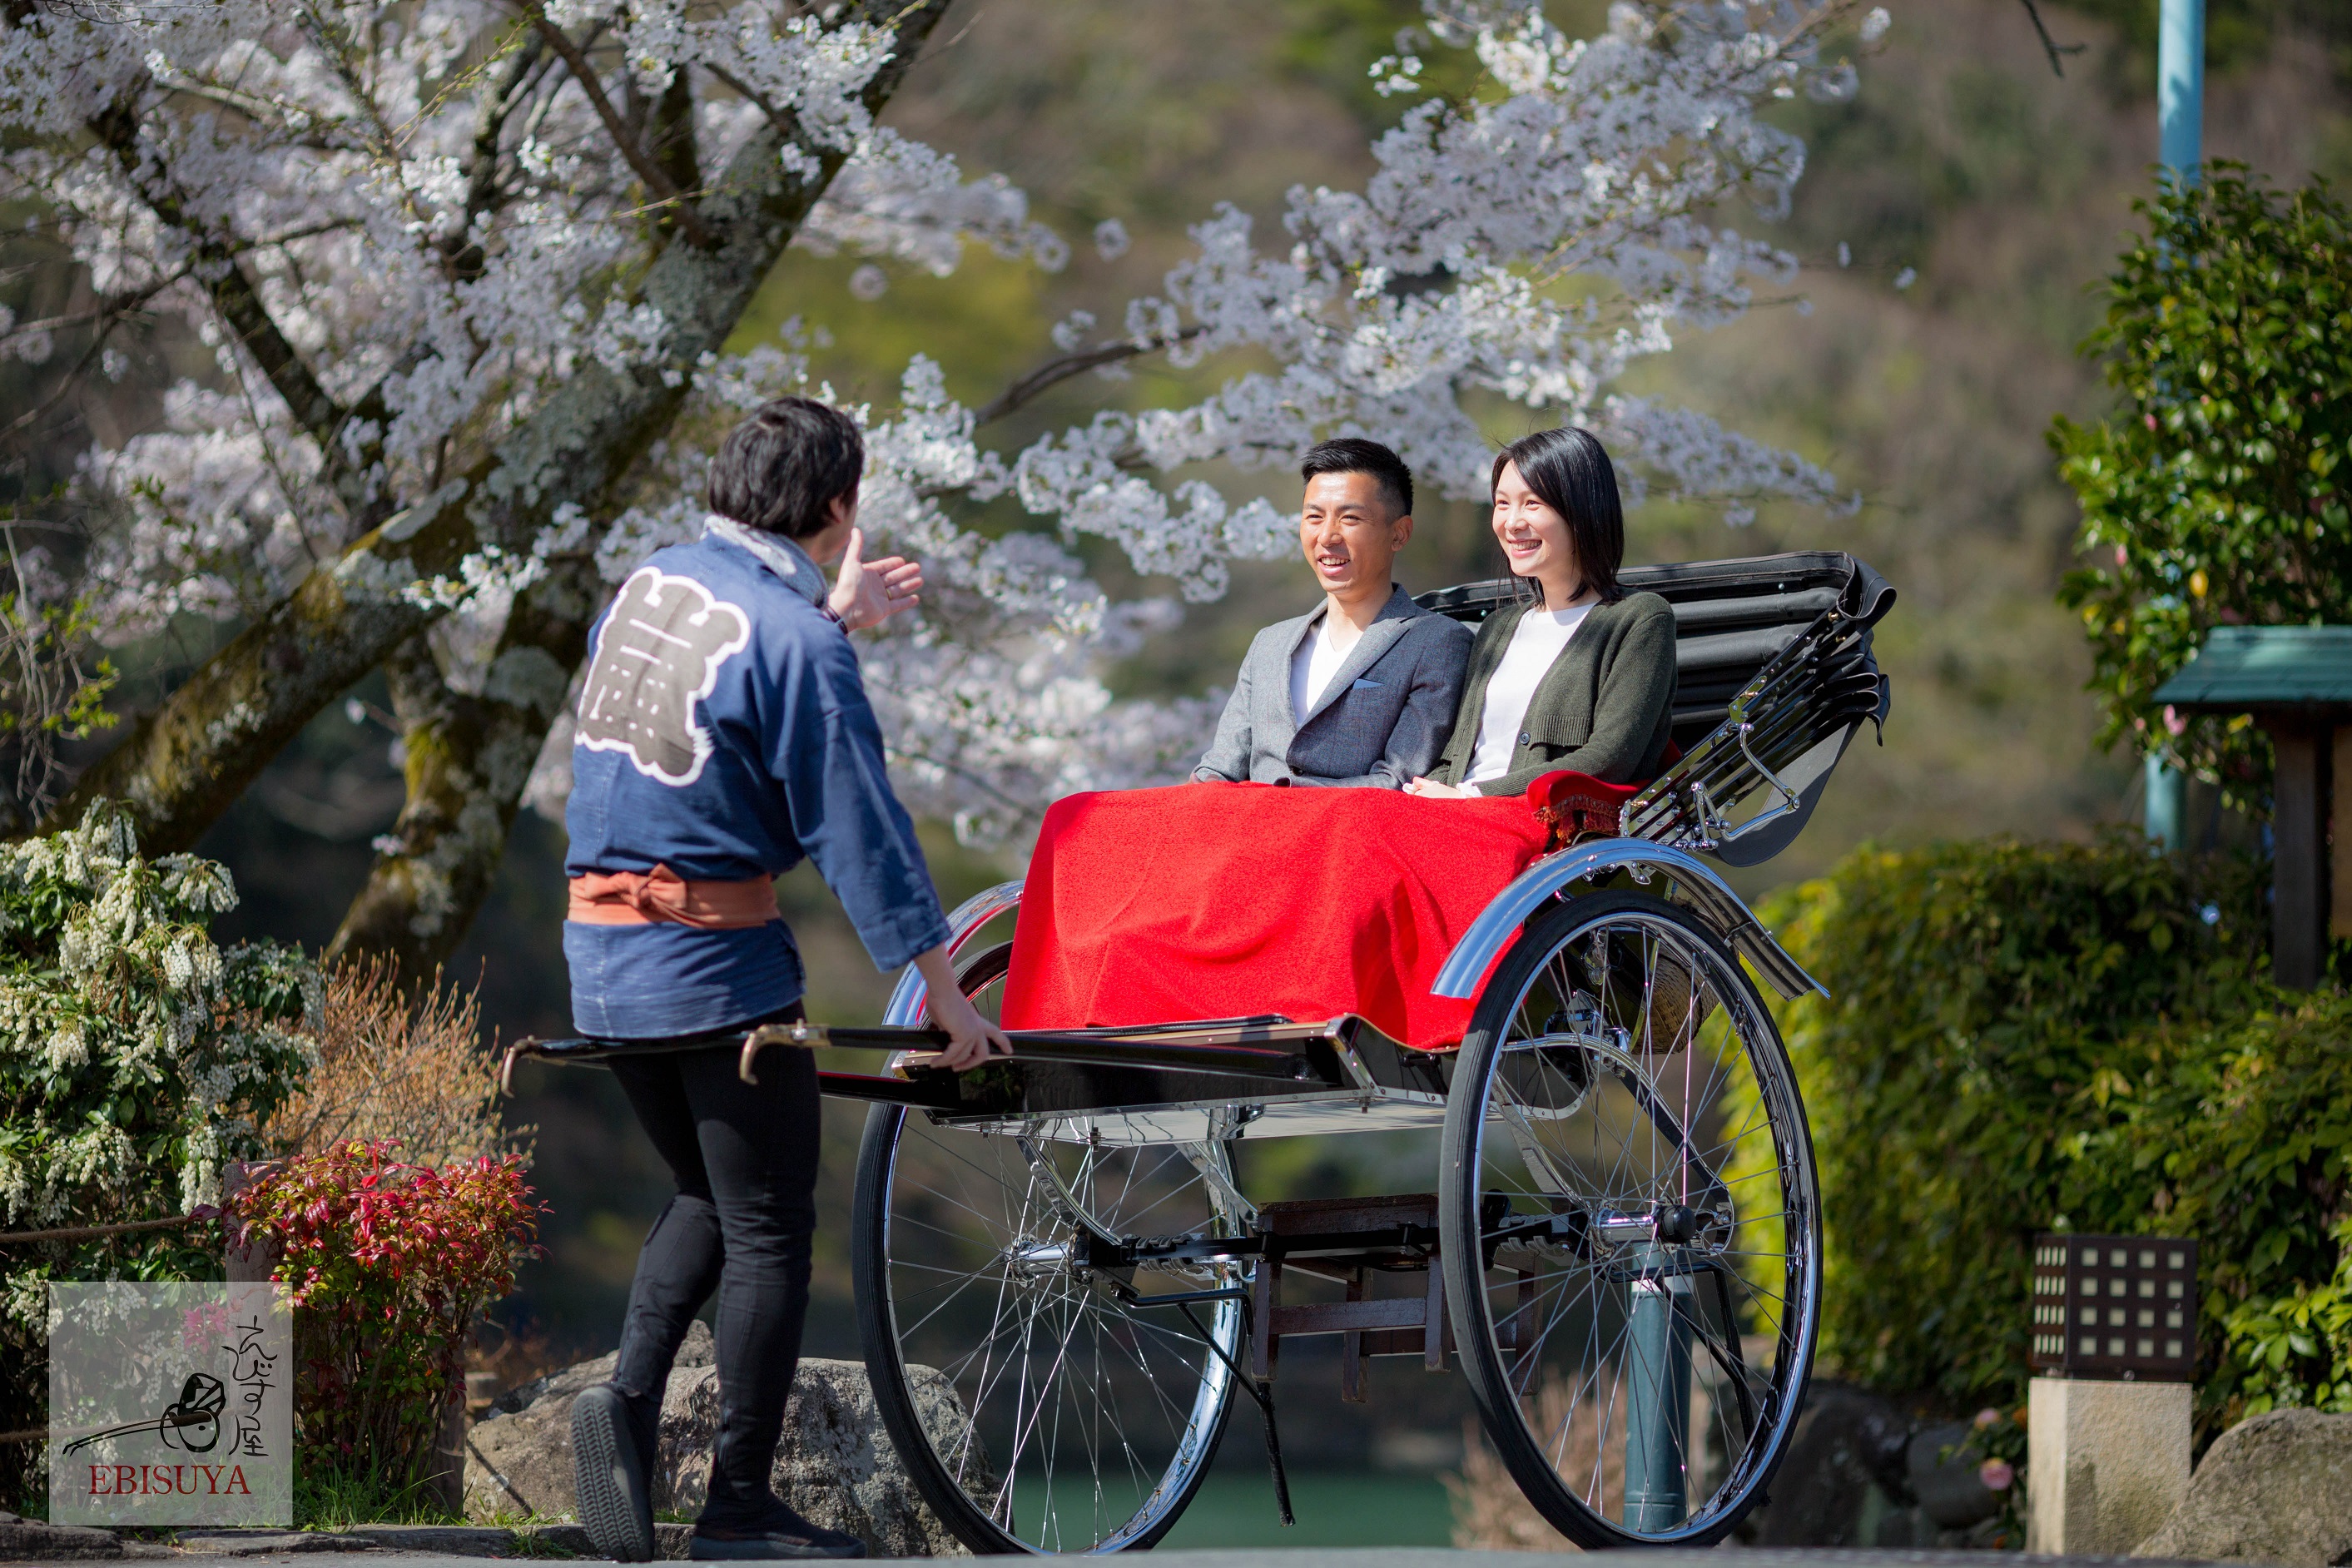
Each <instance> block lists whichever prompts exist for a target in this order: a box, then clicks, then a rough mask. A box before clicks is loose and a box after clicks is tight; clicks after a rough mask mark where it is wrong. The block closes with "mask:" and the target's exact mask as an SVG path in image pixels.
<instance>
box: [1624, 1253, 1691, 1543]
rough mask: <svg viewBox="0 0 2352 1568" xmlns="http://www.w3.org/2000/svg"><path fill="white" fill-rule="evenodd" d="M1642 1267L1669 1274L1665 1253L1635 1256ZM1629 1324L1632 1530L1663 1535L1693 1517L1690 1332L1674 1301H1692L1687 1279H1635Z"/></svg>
mask: <svg viewBox="0 0 2352 1568" xmlns="http://www.w3.org/2000/svg"><path fill="white" fill-rule="evenodd" d="M1634 1256H1635V1258H1636V1259H1637V1261H1636V1262H1635V1264H1634V1267H1635V1268H1658V1269H1663V1268H1667V1267H1668V1266H1669V1265H1671V1264H1672V1263H1673V1261H1674V1254H1673V1253H1671V1252H1670V1251H1668V1250H1667V1249H1666V1248H1665V1247H1644V1248H1643V1249H1642V1250H1641V1252H1639V1253H1637V1254H1635V1255H1634ZM1628 1290H1629V1291H1630V1294H1631V1300H1629V1301H1628V1302H1627V1313H1626V1317H1627V1321H1626V1324H1625V1359H1626V1366H1625V1526H1626V1528H1627V1529H1629V1530H1638V1531H1643V1532H1644V1533H1648V1534H1664V1532H1665V1531H1670V1530H1673V1529H1674V1528H1675V1527H1676V1526H1677V1525H1680V1524H1681V1523H1682V1522H1683V1521H1685V1519H1686V1518H1688V1517H1689V1515H1690V1392H1691V1332H1690V1328H1689V1326H1688V1323H1687V1321H1686V1320H1685V1317H1684V1313H1687V1312H1689V1311H1690V1310H1691V1307H1692V1303H1691V1302H1690V1301H1689V1300H1685V1301H1684V1302H1683V1303H1682V1306H1683V1311H1682V1312H1676V1311H1675V1300H1674V1299H1675V1296H1676V1295H1682V1296H1685V1297H1688V1296H1689V1295H1690V1294H1691V1291H1692V1280H1691V1278H1690V1276H1688V1275H1686V1274H1685V1275H1669V1276H1668V1277H1667V1278H1665V1279H1634V1280H1633V1281H1632V1282H1631V1284H1630V1285H1629V1286H1628Z"/></svg>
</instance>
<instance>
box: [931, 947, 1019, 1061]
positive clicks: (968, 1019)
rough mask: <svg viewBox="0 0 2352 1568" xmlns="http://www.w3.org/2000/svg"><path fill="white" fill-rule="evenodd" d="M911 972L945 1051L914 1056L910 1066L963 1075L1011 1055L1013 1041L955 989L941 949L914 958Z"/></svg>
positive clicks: (945, 950)
mask: <svg viewBox="0 0 2352 1568" xmlns="http://www.w3.org/2000/svg"><path fill="white" fill-rule="evenodd" d="M915 970H916V973H919V974H920V975H921V976H922V977H923V984H924V985H925V987H927V988H928V989H929V992H930V1007H931V1022H932V1023H934V1024H936V1025H938V1026H940V1028H942V1029H945V1030H946V1031H947V1035H948V1044H947V1048H946V1049H945V1050H941V1051H926V1052H923V1053H921V1054H920V1055H919V1056H916V1057H914V1058H911V1062H910V1065H912V1066H915V1067H939V1068H948V1069H949V1070H950V1072H963V1071H966V1070H968V1069H970V1068H976V1067H978V1066H980V1065H981V1064H982V1062H985V1061H987V1060H989V1059H991V1058H994V1057H1009V1056H1011V1055H1012V1054H1013V1042H1012V1041H1011V1040H1009V1039H1007V1038H1005V1036H1004V1031H1003V1029H1000V1028H998V1027H997V1026H995V1025H993V1024H992V1023H990V1022H989V1021H988V1020H987V1019H985V1018H983V1017H982V1016H980V1009H979V1008H977V1007H975V1006H973V1005H971V997H969V996H966V995H965V994H963V993H962V992H961V991H959V990H957V989H956V983H955V971H954V970H953V968H951V967H950V964H949V963H948V950H947V949H946V948H945V947H935V948H933V949H931V950H930V951H929V952H926V953H924V954H922V955H921V956H920V957H919V958H917V959H916V960H915Z"/></svg>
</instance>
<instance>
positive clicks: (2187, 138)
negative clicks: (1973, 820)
mask: <svg viewBox="0 0 2352 1568" xmlns="http://www.w3.org/2000/svg"><path fill="white" fill-rule="evenodd" d="M2156 112H2157V127H2158V137H2157V146H2158V156H2159V157H2160V158H2162V160H2163V162H2164V166H2165V168H2166V170H2167V171H2168V172H2169V173H2170V174H2171V175H2172V177H2173V178H2174V179H2176V180H2178V181H2179V182H2180V183H2181V184H2188V185H2193V184H2196V183H2197V178H2198V174H2199V170H2200V166H2201V165H2202V164H2203V163H2204V162H2205V0H2164V9H2163V12H2162V14H2161V16H2160V18H2159V20H2158V35H2157V46H2156ZM2143 765H2144V767H2145V768H2146V770H2147V771H2146V773H2145V778H2146V781H2147V800H2146V802H2145V804H2144V806H2143V808H2142V817H2141V820H2142V821H2143V823H2144V824H2145V825H2146V826H2147V836H2148V837H2150V838H2153V839H2155V840H2156V842H2157V843H2158V845H2160V846H2162V847H2164V848H2167V849H2179V848H2180V847H2182V846H2183V844H2184V842H2185V840H2184V839H2183V837H2182V833H2181V828H2182V823H2181V818H2182V816H2184V815H2186V812H2187V800H2186V796H2187V794H2188V784H2189V781H2188V780H2187V779H2186V778H2184V777H2182V776H2181V774H2180V773H2179V770H2178V769H2175V768H2169V767H2167V766H2165V763H2164V758H2163V757H2162V756H2161V755H2160V754H2158V753H2157V752H2149V753H2148V755H2147V759H2146V762H2145V763H2144V764H2143Z"/></svg>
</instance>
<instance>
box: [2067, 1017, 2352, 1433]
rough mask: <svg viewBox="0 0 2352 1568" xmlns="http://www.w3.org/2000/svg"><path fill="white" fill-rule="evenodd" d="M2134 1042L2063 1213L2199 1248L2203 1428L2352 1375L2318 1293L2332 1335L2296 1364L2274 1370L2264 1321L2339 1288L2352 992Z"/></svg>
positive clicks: (2297, 1331) (2351, 1153) (2075, 1165)
mask: <svg viewBox="0 0 2352 1568" xmlns="http://www.w3.org/2000/svg"><path fill="white" fill-rule="evenodd" d="M2131 1044H2132V1046H2133V1054H2134V1056H2135V1057H2136V1058H2137V1060H2139V1061H2140V1062H2141V1063H2142V1064H2144V1065H2143V1066H2142V1068H2141V1070H2140V1072H2139V1073H2138V1075H2137V1079H2136V1080H2135V1081H2134V1082H2133V1083H2132V1084H2131V1085H2130V1086H2129V1087H2128V1089H2127V1091H2126V1093H2124V1094H2122V1095H2120V1096H2118V1097H2117V1099H2116V1100H2115V1101H2114V1102H2113V1105H2112V1109H2113V1110H2114V1111H2115V1112H2116V1114H2115V1115H2114V1116H2113V1117H2112V1119H2111V1120H2110V1121H2109V1123H2108V1125H2107V1126H2106V1127H2105V1129H2103V1130H2100V1131H2085V1132H2084V1133H2083V1134H2080V1135H2078V1138H2077V1142H2076V1146H2075V1148H2074V1151H2073V1152H2072V1158H2071V1160H2070V1166H2071V1170H2072V1173H2073V1174H2072V1179H2071V1183H2070V1185H2069V1187H2068V1188H2067V1189H2066V1190H2065V1191H2064V1192H2063V1194H2062V1197H2061V1202H2062V1205H2063V1209H2064V1211H2065V1212H2066V1213H2067V1214H2068V1215H2070V1216H2071V1217H2072V1218H2073V1219H2074V1224H2075V1226H2076V1227H2077V1228H2079V1229H2084V1230H2116V1231H2132V1230H2157V1231H2161V1232H2165V1233H2169V1234H2172V1235H2178V1236H2193V1237H2197V1238H2198V1241H2199V1243H2200V1247H2199V1258H2198V1271H2199V1274H2200V1278H2201V1281H2202V1283H2203V1285H2204V1300H2203V1303H2202V1307H2203V1311H2202V1326H2201V1330H2200V1338H2201V1339H2202V1340H2203V1342H2204V1345H2205V1352H2206V1357H2205V1361H2206V1367H2205V1373H2204V1375H2203V1376H2202V1378H2201V1379H2200V1390H2199V1404H2200V1413H2201V1414H2202V1415H2203V1417H2204V1418H2205V1419H2206V1420H2207V1422H2208V1423H2209V1425H2210V1422H2211V1421H2212V1420H2214V1419H2216V1418H2219V1419H2225V1420H2233V1419H2236V1418H2237V1417H2238V1416H2239V1415H2242V1414H2248V1415H2250V1414H2253V1413H2254V1412H2255V1410H2256V1409H2257V1408H2258V1406H2257V1405H2255V1404H2254V1403H2253V1402H2254V1401H2257V1400H2260V1401H2263V1402H2264V1403H2263V1404H2262V1405H2260V1406H2259V1408H2265V1409H2266V1408H2269V1407H2270V1406H2271V1405H2284V1404H2303V1403H2309V1402H2310V1401H2309V1399H2308V1398H2307V1397H2305V1395H2307V1394H2310V1392H2311V1391H2313V1390H2315V1389H2316V1390H2325V1389H2326V1388H2327V1387H2329V1386H2330V1385H2332V1384H2336V1383H2337V1382H2339V1381H2341V1380H2344V1379H2347V1378H2352V1360H2347V1359H2346V1358H2345V1357H2344V1355H2343V1354H2342V1353H2341V1352H2340V1351H2337V1352H2328V1351H2327V1350H2326V1345H2327V1343H2328V1342H2327V1341H2326V1334H2325V1331H2324V1330H2325V1324H2326V1321H2331V1320H2330V1318H2329V1313H2330V1311H2331V1309H2329V1308H2327V1307H2326V1304H2325V1303H2324V1302H2323V1301H2321V1300H2317V1299H2316V1297H2312V1298H2309V1299H2307V1301H2306V1305H2307V1310H2308V1313H2309V1314H2310V1320H2311V1322H2313V1323H2317V1324H2319V1325H2320V1327H2321V1329H2322V1332H2321V1334H2320V1336H2319V1337H2318V1338H2316V1339H2315V1340H2314V1341H2313V1349H2312V1350H2311V1351H2309V1352H2302V1351H2297V1352H2295V1357H2294V1359H2293V1360H2292V1362H2291V1363H2273V1355H2274V1353H2275V1352H2274V1351H2273V1350H2272V1349H2271V1348H2269V1347H2270V1346H2271V1345H2272V1344H2273V1330H2272V1329H2271V1328H2269V1327H2268V1326H2267V1325H2266V1324H2265V1321H2264V1320H2265V1319H2266V1318H2269V1319H2275V1320H2278V1321H2290V1320H2292V1319H2293V1318H2294V1315H2295V1313H2296V1312H2297V1311H2299V1310H2305V1309H2297V1308H2294V1306H2293V1305H2292V1303H2293V1302H2294V1300H2296V1299H2298V1298H2300V1297H2304V1295H2305V1292H2306V1290H2312V1291H2317V1290H2322V1289H2326V1288H2327V1287H2328V1285H2329V1282H2330V1280H2331V1279H2333V1278H2337V1277H2340V1272H2341V1268H2342V1264H2341V1262H2340V1252H2339V1249H2338V1248H2337V1247H2336V1246H2334V1245H2331V1244H2330V1241H2329V1239H2328V1229H2329V1225H2330V1222H2331V1221H2335V1220H2338V1219H2340V1218H2341V1217H2343V1215H2344V1214H2345V1211H2346V1206H2347V1196H2352V1194H2347V1174H2352V1170H2347V1165H2352V997H2346V996H2344V995H2341V994H2333V993H2329V994H2320V995H2316V996H2310V997H2302V996H2295V997H2284V996H2273V997H2271V998H2268V999H2266V1005H2263V1006H2262V1007H2260V1008H2258V1009H2256V1010H2253V1011H2251V1012H2249V1013H2246V1014H2242V1015H2241V1016H2236V1017H2231V1018H2223V1019H2219V1020H2216V1021H2213V1022H2210V1023H2204V1024H2191V1025H2187V1026H2172V1027H2168V1028H2157V1029H2151V1030H2147V1031H2145V1032H2144V1033H2143V1034H2142V1035H2140V1036H2138V1037H2136V1038H2135V1039H2134V1040H2133V1041H2132V1042H2131ZM2151 1216H2159V1217H2156V1218H2155V1219H2154V1222H2153V1223H2151ZM2339 1239H2340V1237H2339ZM2337 1321H2340V1320H2337ZM2308 1331H2309V1324H2306V1325H2305V1327H2303V1328H2292V1327H2291V1328H2290V1329H2289V1330H2288V1332H2289V1333H2290V1335H2291V1336H2300V1335H2303V1334H2305V1333H2306V1332H2308Z"/></svg>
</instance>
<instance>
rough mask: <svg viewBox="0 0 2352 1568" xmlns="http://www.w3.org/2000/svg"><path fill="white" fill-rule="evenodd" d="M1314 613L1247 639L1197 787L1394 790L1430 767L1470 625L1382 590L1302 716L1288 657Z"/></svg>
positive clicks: (1447, 724) (1465, 656) (1449, 711)
mask: <svg viewBox="0 0 2352 1568" xmlns="http://www.w3.org/2000/svg"><path fill="white" fill-rule="evenodd" d="M1327 607H1328V606H1327ZM1323 615H1324V610H1323V609H1317V610H1315V611H1314V612H1313V613H1311V614H1309V615H1304V616H1297V617H1296V618H1295V619H1292V620H1287V621H1276V623H1275V624H1274V625H1272V626H1268V627H1266V628H1265V630H1264V631H1262V632H1260V633H1258V634H1257V637H1255V640H1253V641H1252V642H1251V643H1250V648H1249V653H1248V654H1247V655H1246V656H1245V657H1244V658H1243V659H1242V669H1241V676H1240V678H1239V679H1237V680H1236V681H1235V682H1234V694H1233V696H1232V697H1231V698H1229V699H1227V700H1226V702H1225V711H1224V715H1223V717H1222V718H1220V719H1219V720H1218V721H1217V737H1216V739H1215V740H1214V741H1212V742H1210V743H1209V750H1208V752H1207V754H1205V755H1204V756H1202V758H1201V765H1200V766H1198V767H1196V768H1194V769H1193V770H1192V777H1193V778H1194V779H1195V780H1197V781H1199V782H1200V783H1202V784H1213V783H1215V782H1217V781H1218V780H1220V779H1222V780H1224V781H1225V782H1227V783H1229V784H1240V783H1243V782H1245V781H1246V782H1251V783H1255V784H1357V785H1364V786H1370V787H1371V788H1375V789H1402V788H1403V787H1404V786H1405V785H1406V784H1409V783H1411V782H1412V780H1413V779H1414V778H1416V777H1418V776H1419V775H1421V774H1423V773H1427V772H1429V770H1430V769H1431V768H1432V767H1433V766H1434V765H1435V763H1436V762H1437V754H1438V750H1439V748H1440V747H1442V746H1443V745H1444V743H1445V737H1446V734H1447V732H1448V731H1451V730H1452V728H1453V727H1454V703H1455V702H1456V700H1458V699H1459V698H1460V696H1461V693H1462V669H1463V666H1464V665H1465V664H1466V663H1467V662H1468V660H1469V657H1470V638H1471V631H1470V628H1469V627H1468V626H1464V625H1463V624H1462V623H1461V622H1459V621H1455V620H1449V619H1447V618H1446V617H1445V616H1441V615H1438V614H1436V613H1434V612H1433V611H1430V610H1424V609H1423V608H1422V607H1421V606H1420V605H1416V604H1414V603H1413V602H1412V595H1409V594H1407V593H1406V592H1405V591H1404V590H1403V589H1402V588H1392V589H1391V591H1390V593H1389V602H1388V603H1387V604H1385V605H1381V613H1380V616H1379V617H1378V618H1377V619H1375V620H1374V621H1373V622H1372V624H1371V625H1370V626H1367V627H1365V628H1364V635H1363V636H1362V637H1359V638H1358V639H1357V640H1356V646H1355V647H1351V648H1349V650H1348V657H1347V658H1345V659H1343V660H1342V661H1340V665H1339V672H1338V673H1337V674H1335V675H1334V676H1332V677H1331V683H1330V684H1329V685H1328V686H1327V687H1325V688H1324V689H1323V690H1322V691H1321V692H1320V693H1319V694H1318V696H1317V697H1316V700H1315V705H1314V707H1312V708H1311V709H1309V710H1307V713H1306V715H1305V716H1304V717H1303V718H1301V717H1299V716H1297V715H1294V714H1293V713H1292V712H1291V710H1290V661H1291V658H1292V656H1293V655H1295V654H1296V653H1297V651H1298V645H1299V644H1300V643H1301V642H1303V641H1304V640H1305V639H1306V638H1307V636H1308V635H1309V634H1310V633H1312V632H1313V630H1314V629H1315V623H1316V622H1317V621H1318V620H1320V619H1321V618H1322V616H1323Z"/></svg>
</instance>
